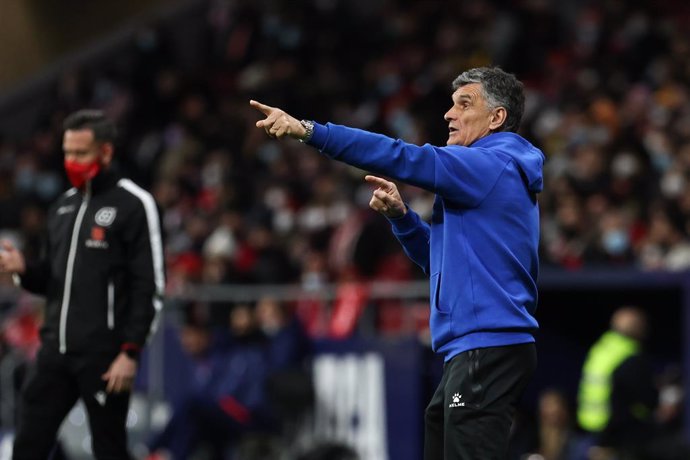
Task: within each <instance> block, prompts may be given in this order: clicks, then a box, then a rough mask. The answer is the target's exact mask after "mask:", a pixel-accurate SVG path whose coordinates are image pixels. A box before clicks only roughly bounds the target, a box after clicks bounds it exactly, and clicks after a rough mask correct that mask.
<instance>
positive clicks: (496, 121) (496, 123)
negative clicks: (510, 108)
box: [489, 107, 508, 131]
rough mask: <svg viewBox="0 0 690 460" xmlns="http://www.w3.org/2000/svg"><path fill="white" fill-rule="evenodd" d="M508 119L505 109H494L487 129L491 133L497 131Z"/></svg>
mask: <svg viewBox="0 0 690 460" xmlns="http://www.w3.org/2000/svg"><path fill="white" fill-rule="evenodd" d="M506 118H508V112H507V111H506V109H505V107H496V108H495V109H493V110H492V111H491V121H490V122H489V129H490V130H491V131H497V130H498V129H499V128H500V127H501V125H503V123H505V122H506Z"/></svg>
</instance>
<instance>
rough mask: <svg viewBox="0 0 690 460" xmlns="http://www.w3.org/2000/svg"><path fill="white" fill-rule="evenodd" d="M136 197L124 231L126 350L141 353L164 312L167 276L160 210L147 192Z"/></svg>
mask: <svg viewBox="0 0 690 460" xmlns="http://www.w3.org/2000/svg"><path fill="white" fill-rule="evenodd" d="M137 197H138V198H139V202H138V203H137V206H136V207H135V209H134V211H133V213H132V215H131V220H130V221H129V222H127V227H126V230H125V242H126V246H127V249H126V251H127V261H128V262H127V264H128V265H127V277H128V286H129V305H128V310H127V316H126V324H125V325H124V328H123V334H124V344H123V348H134V349H137V350H138V349H141V347H143V346H144V344H145V342H146V339H147V338H148V335H149V333H150V332H151V331H152V330H153V329H154V327H155V318H156V316H157V314H158V312H159V311H160V310H161V309H162V306H163V293H164V288H165V274H164V268H163V246H162V236H161V225H160V217H159V213H158V208H157V206H156V203H155V201H154V199H153V197H152V196H151V195H150V194H149V193H148V192H145V191H143V190H141V191H140V192H139V193H138V194H137Z"/></svg>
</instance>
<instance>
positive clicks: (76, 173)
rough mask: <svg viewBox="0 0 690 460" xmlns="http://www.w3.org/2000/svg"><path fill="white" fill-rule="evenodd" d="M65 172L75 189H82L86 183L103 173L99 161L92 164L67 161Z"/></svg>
mask: <svg viewBox="0 0 690 460" xmlns="http://www.w3.org/2000/svg"><path fill="white" fill-rule="evenodd" d="M65 171H66V172H67V178H68V179H69V181H70V182H71V183H72V185H73V186H74V187H75V188H82V187H83V186H84V184H85V183H86V181H89V180H91V179H93V178H94V177H96V174H98V173H99V172H100V171H101V164H100V163H99V162H98V161H97V160H96V161H92V162H90V163H78V162H76V161H73V160H65Z"/></svg>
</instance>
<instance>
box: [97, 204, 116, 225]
mask: <svg viewBox="0 0 690 460" xmlns="http://www.w3.org/2000/svg"><path fill="white" fill-rule="evenodd" d="M116 215H117V209H115V208H113V207H110V206H108V207H105V208H101V209H99V210H98V211H97V212H96V223H97V224H98V225H100V226H101V227H109V226H110V225H111V224H112V223H113V222H115V216H116Z"/></svg>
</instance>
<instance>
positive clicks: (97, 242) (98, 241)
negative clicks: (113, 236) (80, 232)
mask: <svg viewBox="0 0 690 460" xmlns="http://www.w3.org/2000/svg"><path fill="white" fill-rule="evenodd" d="M85 244H86V247H87V248H94V249H108V246H109V245H108V242H107V241H106V240H105V229H104V228H103V227H99V226H97V225H96V226H93V227H91V238H89V239H88V240H86V243H85Z"/></svg>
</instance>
